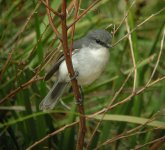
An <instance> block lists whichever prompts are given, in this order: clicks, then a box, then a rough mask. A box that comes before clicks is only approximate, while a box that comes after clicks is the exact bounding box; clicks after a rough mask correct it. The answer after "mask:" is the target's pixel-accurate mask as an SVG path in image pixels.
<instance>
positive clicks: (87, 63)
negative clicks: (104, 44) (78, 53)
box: [74, 49, 109, 85]
mask: <svg viewBox="0 0 165 150" xmlns="http://www.w3.org/2000/svg"><path fill="white" fill-rule="evenodd" d="M88 52H89V51H88ZM108 58H109V53H108V50H107V49H100V50H99V49H98V50H93V51H91V52H90V53H88V54H86V55H85V56H84V59H81V57H80V58H79V60H77V61H79V64H80V66H81V67H77V66H76V65H75V67H74V68H75V70H77V71H78V72H79V76H78V78H77V80H78V83H79V84H80V85H88V84H91V83H92V82H94V81H95V80H96V79H97V78H98V77H99V76H100V74H101V73H102V72H103V70H104V68H105V66H106V64H107V62H108ZM75 64H76V63H75Z"/></svg>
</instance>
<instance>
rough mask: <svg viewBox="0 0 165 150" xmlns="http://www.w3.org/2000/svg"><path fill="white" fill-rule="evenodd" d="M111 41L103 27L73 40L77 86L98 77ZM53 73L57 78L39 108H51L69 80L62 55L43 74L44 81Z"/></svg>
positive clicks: (107, 59) (102, 69)
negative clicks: (44, 74)
mask: <svg viewBox="0 0 165 150" xmlns="http://www.w3.org/2000/svg"><path fill="white" fill-rule="evenodd" d="M111 42H112V35H111V34H110V33H109V32H108V31H107V30H104V29H93V30H90V31H89V32H88V33H87V34H86V35H85V36H84V37H82V38H80V39H78V40H75V41H74V42H73V46H72V47H73V53H72V64H73V69H74V71H75V72H76V74H77V77H76V79H77V82H78V85H79V86H86V85H90V84H91V83H93V82H94V81H95V80H96V79H97V78H99V76H100V75H101V73H102V72H103V71H104V69H105V67H106V65H107V63H108V61H109V57H110V53H109V49H110V48H111V47H112V46H111ZM55 73H57V80H56V81H55V83H54V85H53V87H52V88H51V89H50V91H49V92H48V94H47V95H46V96H45V98H44V99H43V100H42V101H41V103H40V104H39V109H40V110H43V111H45V110H51V109H53V108H54V107H55V105H56V104H57V102H58V101H59V99H60V98H61V97H62V94H63V92H64V90H65V88H66V86H67V85H68V84H69V83H70V81H71V79H70V77H69V73H68V70H67V66H66V61H65V58H64V56H62V57H60V58H59V59H58V60H57V62H56V63H55V64H54V65H52V67H51V69H50V70H49V71H48V73H47V74H46V76H45V81H47V80H48V79H50V78H51V77H52V76H53V75H54V74H55Z"/></svg>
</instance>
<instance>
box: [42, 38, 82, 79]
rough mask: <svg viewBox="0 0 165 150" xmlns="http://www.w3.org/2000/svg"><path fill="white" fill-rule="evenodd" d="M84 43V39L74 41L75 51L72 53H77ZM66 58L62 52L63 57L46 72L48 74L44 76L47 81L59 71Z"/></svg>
mask: <svg viewBox="0 0 165 150" xmlns="http://www.w3.org/2000/svg"><path fill="white" fill-rule="evenodd" d="M82 43H84V42H83V39H79V40H76V41H75V42H73V46H72V47H73V53H72V55H74V54H75V53H77V51H79V50H80V49H81V48H82ZM64 60H65V57H64V55H63V54H62V55H61V57H60V58H59V59H58V60H57V62H56V63H54V65H53V66H52V67H51V68H50V70H49V71H48V73H47V74H46V76H45V78H44V80H45V81H47V80H49V79H50V78H51V77H52V76H53V74H54V73H55V72H57V71H58V68H59V66H60V64H61V63H62V62H63V61H64Z"/></svg>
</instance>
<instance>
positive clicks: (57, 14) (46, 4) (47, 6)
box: [40, 0, 61, 17]
mask: <svg viewBox="0 0 165 150" xmlns="http://www.w3.org/2000/svg"><path fill="white" fill-rule="evenodd" d="M40 1H41V2H42V3H43V4H44V5H45V7H46V8H48V9H49V10H51V12H53V13H54V14H55V15H56V16H58V17H60V16H61V14H60V13H59V12H57V11H54V10H53V9H52V8H51V7H50V6H49V5H48V3H47V2H46V3H45V1H44V0H40Z"/></svg>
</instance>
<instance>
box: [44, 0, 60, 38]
mask: <svg viewBox="0 0 165 150" xmlns="http://www.w3.org/2000/svg"><path fill="white" fill-rule="evenodd" d="M46 4H47V5H48V6H49V0H46ZM46 11H47V14H48V19H49V23H50V25H51V27H52V29H53V31H54V33H55V34H56V36H57V38H58V39H59V40H60V41H62V38H61V34H60V33H59V32H58V30H57V28H56V27H55V25H54V24H53V19H52V17H51V13H50V10H49V8H46Z"/></svg>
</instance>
